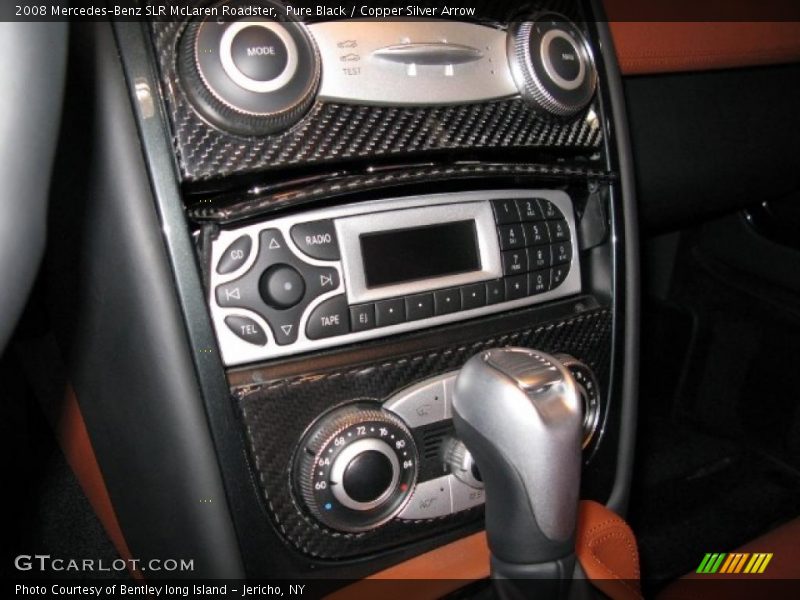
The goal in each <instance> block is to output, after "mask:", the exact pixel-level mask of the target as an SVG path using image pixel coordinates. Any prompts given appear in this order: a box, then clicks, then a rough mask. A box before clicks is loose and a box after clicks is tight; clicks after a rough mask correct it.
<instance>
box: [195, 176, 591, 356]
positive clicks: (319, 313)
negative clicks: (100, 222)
mask: <svg viewBox="0 0 800 600" xmlns="http://www.w3.org/2000/svg"><path fill="white" fill-rule="evenodd" d="M576 248H577V241H576V238H575V220H574V214H573V208H572V202H571V200H570V198H569V196H568V195H567V194H566V193H565V192H562V191H557V190H501V191H481V192H465V193H451V194H435V195H429V196H412V197H405V198H394V199H388V200H379V201H373V202H362V203H358V204H350V205H346V206H341V207H337V208H330V209H323V210H317V211H309V212H305V213H302V214H298V215H293V216H289V217H282V218H278V219H275V220H272V221H266V222H262V223H258V224H255V225H248V226H245V227H240V228H237V229H230V230H224V231H222V232H221V233H220V234H219V236H218V238H217V239H216V240H215V241H214V242H213V246H212V252H211V256H212V264H211V270H212V272H211V278H210V281H211V289H210V291H209V303H210V306H211V315H212V318H213V321H214V326H215V329H216V333H217V338H218V341H219V345H220V349H221V352H222V359H223V362H224V363H225V364H226V365H229V366H232V365H238V364H243V363H247V362H253V361H258V360H264V359H269V358H274V357H279V356H286V355H291V354H296V353H300V352H307V351H310V350H314V349H320V348H327V347H332V346H338V345H342V344H347V343H352V342H357V341H362V340H367V339H372V338H378V337H384V336H387V335H392V334H397V333H403V332H407V331H412V330H416V329H421V328H427V327H432V326H436V325H440V324H444V323H451V322H454V321H459V320H463V319H470V318H475V317H479V316H482V315H486V314H490V313H496V312H501V311H504V310H509V309H514V308H520V307H523V306H527V305H530V304H535V303H540V302H546V301H549V300H553V299H555V298H561V297H564V296H568V295H572V294H577V293H579V292H580V290H581V280H580V266H579V258H578V253H577V252H576V251H574V249H576Z"/></svg>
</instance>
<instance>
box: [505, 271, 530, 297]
mask: <svg viewBox="0 0 800 600" xmlns="http://www.w3.org/2000/svg"><path fill="white" fill-rule="evenodd" d="M505 281H506V300H518V299H520V298H524V297H525V296H527V295H528V280H527V278H526V276H525V275H515V276H514V277H506V280H505Z"/></svg>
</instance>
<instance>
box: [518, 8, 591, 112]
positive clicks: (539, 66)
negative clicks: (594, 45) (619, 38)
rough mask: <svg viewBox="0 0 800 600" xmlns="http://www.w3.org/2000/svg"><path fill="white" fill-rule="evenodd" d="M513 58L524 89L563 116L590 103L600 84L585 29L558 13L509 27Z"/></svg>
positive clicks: (540, 105)
mask: <svg viewBox="0 0 800 600" xmlns="http://www.w3.org/2000/svg"><path fill="white" fill-rule="evenodd" d="M508 60H509V66H510V68H511V75H512V76H513V78H514V81H515V82H516V84H517V87H518V88H519V92H520V95H521V96H522V97H523V98H524V99H525V100H527V101H528V102H530V103H531V104H533V105H535V106H537V107H538V108H540V109H542V110H543V111H544V112H546V113H550V114H553V115H556V116H560V117H569V116H572V115H574V114H576V113H578V112H580V111H581V110H582V109H583V108H585V107H586V106H587V105H588V104H589V102H590V101H591V99H592V96H593V95H594V91H595V88H596V87H597V71H596V69H595V64H594V59H593V57H592V51H591V48H590V47H589V43H588V42H587V41H586V38H585V37H584V36H583V34H582V33H581V30H580V29H579V28H578V27H577V26H576V25H575V24H574V23H572V22H570V21H569V20H567V19H566V17H563V16H561V15H559V14H556V13H544V14H542V15H539V16H538V17H537V18H536V19H535V20H534V21H526V22H519V23H516V24H514V26H512V27H511V28H510V30H509V36H508Z"/></svg>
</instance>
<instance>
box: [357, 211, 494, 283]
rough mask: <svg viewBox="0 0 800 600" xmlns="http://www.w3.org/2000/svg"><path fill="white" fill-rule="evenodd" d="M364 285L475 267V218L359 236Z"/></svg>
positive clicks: (477, 258)
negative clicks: (473, 219)
mask: <svg viewBox="0 0 800 600" xmlns="http://www.w3.org/2000/svg"><path fill="white" fill-rule="evenodd" d="M359 238H360V242H361V254H362V256H363V260H364V275H365V279H366V284H367V287H368V288H376V287H381V286H386V285H394V284H398V283H405V282H407V281H417V280H419V279H428V278H431V277H443V276H445V275H456V274H458V273H468V272H470V271H478V270H480V268H481V259H480V253H479V251H478V238H477V233H476V229H475V221H472V220H468V221H453V222H451V223H444V224H441V225H426V226H424V227H413V228H409V229H394V230H391V231H380V232H376V233H365V234H361V235H360V236H359Z"/></svg>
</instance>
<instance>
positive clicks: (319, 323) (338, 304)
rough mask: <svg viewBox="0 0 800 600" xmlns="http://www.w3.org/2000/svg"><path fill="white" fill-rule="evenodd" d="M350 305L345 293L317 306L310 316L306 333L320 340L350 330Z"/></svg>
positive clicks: (309, 336) (311, 337) (313, 338)
mask: <svg viewBox="0 0 800 600" xmlns="http://www.w3.org/2000/svg"><path fill="white" fill-rule="evenodd" d="M348 316H349V306H347V300H346V299H345V297H344V295H341V296H334V297H333V298H328V299H327V300H325V302H323V303H322V304H320V305H319V306H317V308H315V309H314V310H313V311H311V314H310V315H309V317H308V323H307V324H306V335H307V336H308V338H309V339H311V340H320V339H322V338H329V337H333V336H336V335H344V334H345V333H349V331H350V320H349V318H348Z"/></svg>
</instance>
